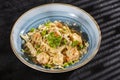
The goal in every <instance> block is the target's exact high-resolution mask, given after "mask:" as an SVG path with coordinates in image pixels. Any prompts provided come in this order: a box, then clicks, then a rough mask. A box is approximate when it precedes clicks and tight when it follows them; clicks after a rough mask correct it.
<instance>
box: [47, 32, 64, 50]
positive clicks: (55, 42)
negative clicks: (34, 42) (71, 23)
mask: <svg viewBox="0 0 120 80" xmlns="http://www.w3.org/2000/svg"><path fill="white" fill-rule="evenodd" d="M47 40H48V44H49V45H50V46H51V47H53V48H56V47H58V46H59V45H60V43H61V40H62V37H61V36H55V34H54V32H51V33H50V34H49V35H48V36H47Z"/></svg>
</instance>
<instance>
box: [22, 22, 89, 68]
mask: <svg viewBox="0 0 120 80" xmlns="http://www.w3.org/2000/svg"><path fill="white" fill-rule="evenodd" d="M20 36H21V38H22V39H23V41H24V43H23V44H22V52H24V54H27V55H28V56H29V57H30V58H31V59H32V61H33V62H34V63H36V64H39V65H41V66H43V67H45V68H50V69H59V68H66V67H68V66H70V65H73V64H75V63H77V62H79V60H80V59H81V57H82V56H83V55H84V54H85V53H87V48H88V45H89V44H88V42H87V41H86V40H85V39H84V38H83V37H82V31H81V33H80V32H78V31H76V30H74V29H71V28H69V25H68V24H66V23H63V22H61V21H57V20H55V21H47V22H45V23H44V24H40V25H39V26H38V28H31V29H30V30H29V31H28V32H27V33H26V34H21V35H20Z"/></svg>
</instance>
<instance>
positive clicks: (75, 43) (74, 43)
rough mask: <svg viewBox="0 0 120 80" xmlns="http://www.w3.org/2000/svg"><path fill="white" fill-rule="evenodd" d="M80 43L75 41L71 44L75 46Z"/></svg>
mask: <svg viewBox="0 0 120 80" xmlns="http://www.w3.org/2000/svg"><path fill="white" fill-rule="evenodd" d="M78 43H79V42H78V41H73V42H72V44H71V46H72V47H75V46H77V45H78Z"/></svg>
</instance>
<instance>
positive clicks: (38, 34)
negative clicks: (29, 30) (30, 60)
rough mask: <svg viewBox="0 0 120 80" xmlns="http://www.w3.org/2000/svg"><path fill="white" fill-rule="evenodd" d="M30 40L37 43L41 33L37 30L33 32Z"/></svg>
mask: <svg viewBox="0 0 120 80" xmlns="http://www.w3.org/2000/svg"><path fill="white" fill-rule="evenodd" d="M31 40H32V41H33V42H35V43H39V42H40V40H41V35H40V33H39V32H36V33H34V34H33V35H32V36H31Z"/></svg>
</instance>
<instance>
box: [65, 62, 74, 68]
mask: <svg viewBox="0 0 120 80" xmlns="http://www.w3.org/2000/svg"><path fill="white" fill-rule="evenodd" d="M73 64H74V62H72V61H70V62H66V63H64V64H63V67H65V68H66V67H68V66H70V65H73Z"/></svg>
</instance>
